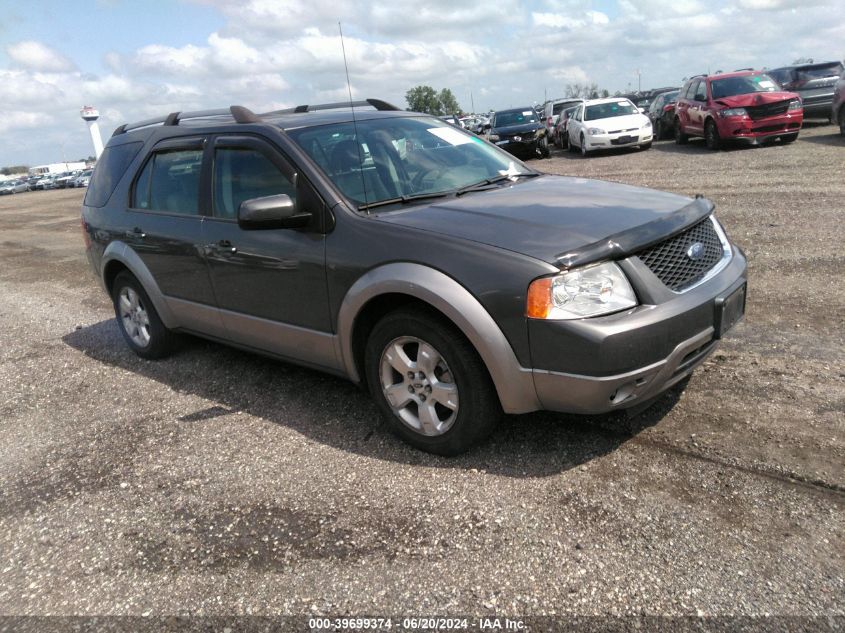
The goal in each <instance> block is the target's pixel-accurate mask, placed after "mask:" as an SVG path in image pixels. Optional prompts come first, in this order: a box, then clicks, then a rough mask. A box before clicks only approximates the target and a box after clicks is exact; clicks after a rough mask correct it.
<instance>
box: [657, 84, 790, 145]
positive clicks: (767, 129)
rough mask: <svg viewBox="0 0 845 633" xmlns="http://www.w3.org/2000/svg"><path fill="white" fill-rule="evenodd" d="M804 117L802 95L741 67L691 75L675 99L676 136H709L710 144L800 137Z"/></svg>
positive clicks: (678, 139) (679, 139) (677, 138)
mask: <svg viewBox="0 0 845 633" xmlns="http://www.w3.org/2000/svg"><path fill="white" fill-rule="evenodd" d="M803 120H804V116H803V110H802V107H801V99H800V98H799V97H798V95H797V94H795V93H794V92H785V91H783V90H781V89H780V86H778V85H777V83H776V82H775V81H774V80H773V79H772V78H771V77H769V76H768V75H767V74H764V73H761V72H756V71H740V72H733V73H723V74H716V75H698V76H696V77H692V78H690V79H689V80H688V81H687V83H686V84H684V87H683V88H681V92H680V94H679V95H678V100H677V103H676V104H675V120H674V126H675V142H676V143H678V144H679V145H680V144H684V143H686V142H687V140H688V139H689V137H690V136H703V137H704V139H705V141H706V142H707V147H708V148H710V149H713V150H715V149H719V148H720V147H721V146H722V145H723V144H724V143H726V142H743V143H747V144H750V145H759V144H761V143H765V142H767V141H772V140H776V139H780V140H781V141H783V142H784V143H791V142H792V141H794V140H795V139H797V138H798V133H799V132H800V130H801V124H802V122H803Z"/></svg>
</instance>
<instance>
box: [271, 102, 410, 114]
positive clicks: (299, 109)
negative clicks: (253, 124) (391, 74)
mask: <svg viewBox="0 0 845 633" xmlns="http://www.w3.org/2000/svg"><path fill="white" fill-rule="evenodd" d="M367 106H370V107H373V108H375V109H376V110H399V109H400V108H397V107H396V106H395V105H393V104H391V103H388V102H387V101H382V100H381V99H365V100H364V101H338V102H337V103H319V104H314V105H311V104H304V105H298V106H296V107H295V108H286V109H284V110H275V111H274V112H273V113H272V114H301V113H303V112H316V111H318V110H337V109H340V108H364V107H367ZM268 114H270V113H269V112H268Z"/></svg>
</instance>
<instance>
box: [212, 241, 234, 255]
mask: <svg viewBox="0 0 845 633" xmlns="http://www.w3.org/2000/svg"><path fill="white" fill-rule="evenodd" d="M205 248H206V250H207V251H208V252H209V253H222V254H234V253H237V252H238V249H237V247H236V246H232V243H231V242H230V241H229V240H220V241H219V242H215V243H214V244H206V246H205Z"/></svg>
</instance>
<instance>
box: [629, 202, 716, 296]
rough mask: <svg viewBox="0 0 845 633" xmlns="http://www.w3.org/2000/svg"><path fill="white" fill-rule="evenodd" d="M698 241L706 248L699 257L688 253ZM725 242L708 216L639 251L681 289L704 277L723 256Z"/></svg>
mask: <svg viewBox="0 0 845 633" xmlns="http://www.w3.org/2000/svg"><path fill="white" fill-rule="evenodd" d="M694 244H701V245H702V247H703V250H702V252H701V255H700V257H699V258H698V259H692V258H691V257H690V256H689V255H688V254H687V253H688V252H689V250H690V249H691V247H692V246H693V245H694ZM722 253H723V249H722V242H721V240H719V236H718V234H717V233H716V229H715V228H714V227H713V222H712V220H711V219H710V218H709V217H707V218H704V219H703V220H702V221H701V222H699V223H698V224H695V225H693V226H692V227H690V228H688V229H687V230H686V231H684V232H683V233H680V234H678V235H676V236H675V237H671V238H669V239H668V240H665V241H663V242H660V243H659V244H655V245H654V246H652V247H650V248H647V249H645V250H642V251H640V252H639V253H635V254H636V256H637V257H639V258H640V260H642V262H643V263H644V264H645V265H646V266H648V268H649V270H651V272H653V273H654V274H655V275H656V276H657V278H658V279H660V281H662V282H663V283H664V284H665V285H666V286H667V287H669V288H670V289H671V290H674V291H676V292H679V291H681V290H683V289H684V288H687V287H689V286H691V285H692V284H694V283H695V282H697V281H698V280H700V279H701V278H702V277H704V275H706V274H707V272H708V271H709V270H710V269H711V268H713V266H715V265H716V264H717V263H719V260H720V259H722Z"/></svg>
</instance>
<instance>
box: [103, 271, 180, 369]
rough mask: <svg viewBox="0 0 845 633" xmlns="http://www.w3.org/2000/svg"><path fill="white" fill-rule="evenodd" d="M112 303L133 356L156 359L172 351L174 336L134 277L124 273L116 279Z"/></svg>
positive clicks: (118, 323)
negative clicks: (134, 354)
mask: <svg viewBox="0 0 845 633" xmlns="http://www.w3.org/2000/svg"><path fill="white" fill-rule="evenodd" d="M112 302H113V304H114V314H115V317H116V318H117V325H118V327H119V328H120V333H121V334H122V335H123V338H124V340H125V341H126V343H127V344H128V345H129V347H130V348H131V349H132V351H133V352H135V353H136V354H137V355H138V356H140V357H141V358H147V359H155V358H162V357H164V356H167V355H168V354H170V353H171V352H172V351H173V348H174V346H175V343H176V338H175V335H174V334H173V333H172V332H171V331H170V330H168V329H167V328H166V327H165V326H164V324H163V323H162V322H161V319H160V318H159V316H158V312H156V309H155V307H154V306H153V302H152V301H150V297H149V296H148V295H147V293H146V291H145V290H144V287H143V286H142V285H141V284H140V282H139V281H138V280H137V279H136V278H135V276H134V275H132V274H131V273H129V272H126V271H124V272H122V273H119V274H118V275H117V277H115V279H114V285H113V287H112Z"/></svg>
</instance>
